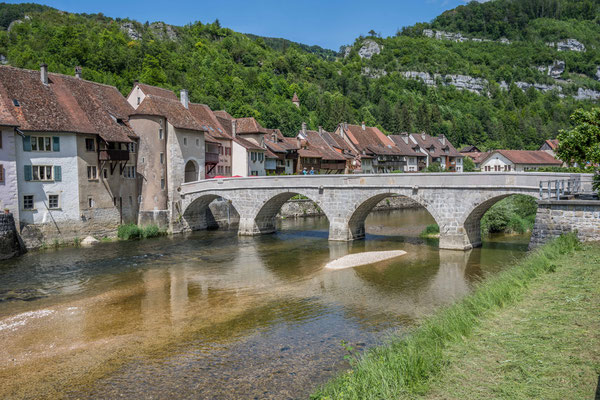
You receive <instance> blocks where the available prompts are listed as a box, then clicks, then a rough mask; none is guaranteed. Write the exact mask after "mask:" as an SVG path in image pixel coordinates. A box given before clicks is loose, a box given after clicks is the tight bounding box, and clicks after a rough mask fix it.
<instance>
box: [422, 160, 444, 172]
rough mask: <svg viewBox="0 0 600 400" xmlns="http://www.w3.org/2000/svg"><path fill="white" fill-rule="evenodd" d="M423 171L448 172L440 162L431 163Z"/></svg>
mask: <svg viewBox="0 0 600 400" xmlns="http://www.w3.org/2000/svg"><path fill="white" fill-rule="evenodd" d="M423 172H446V170H445V169H444V168H442V166H441V165H440V163H438V162H434V163H432V164H429V166H428V167H427V168H425V169H424V170H423Z"/></svg>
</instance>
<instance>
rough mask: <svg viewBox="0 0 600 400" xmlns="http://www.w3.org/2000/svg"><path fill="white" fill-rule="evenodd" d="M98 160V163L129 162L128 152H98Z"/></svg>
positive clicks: (110, 150) (111, 150)
mask: <svg viewBox="0 0 600 400" xmlns="http://www.w3.org/2000/svg"><path fill="white" fill-rule="evenodd" d="M98 160H100V161H129V150H114V149H109V150H99V151H98Z"/></svg>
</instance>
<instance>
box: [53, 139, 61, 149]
mask: <svg viewBox="0 0 600 400" xmlns="http://www.w3.org/2000/svg"><path fill="white" fill-rule="evenodd" d="M52 151H60V137H58V136H52Z"/></svg>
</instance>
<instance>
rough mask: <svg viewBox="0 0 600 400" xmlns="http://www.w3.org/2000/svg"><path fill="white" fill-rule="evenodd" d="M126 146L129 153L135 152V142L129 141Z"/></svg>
mask: <svg viewBox="0 0 600 400" xmlns="http://www.w3.org/2000/svg"><path fill="white" fill-rule="evenodd" d="M127 148H128V150H129V152H130V153H135V143H129V144H128V145H127Z"/></svg>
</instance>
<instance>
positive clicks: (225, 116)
mask: <svg viewBox="0 0 600 400" xmlns="http://www.w3.org/2000/svg"><path fill="white" fill-rule="evenodd" d="M214 113H215V115H216V116H217V117H219V118H223V119H229V120H231V119H233V117H232V116H231V115H230V114H229V113H228V112H227V111H225V110H219V111H215V112H214Z"/></svg>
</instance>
